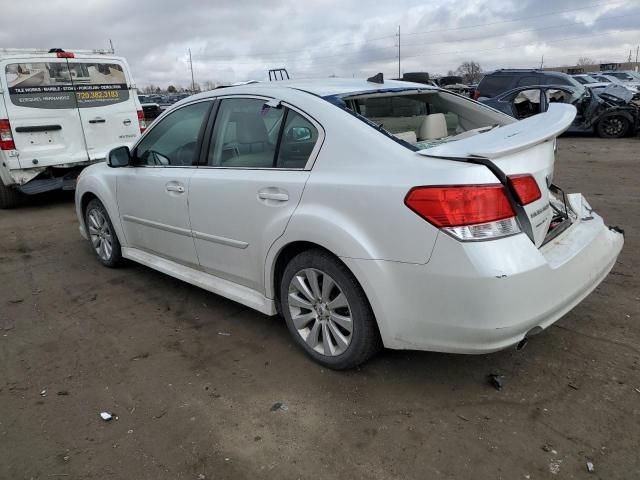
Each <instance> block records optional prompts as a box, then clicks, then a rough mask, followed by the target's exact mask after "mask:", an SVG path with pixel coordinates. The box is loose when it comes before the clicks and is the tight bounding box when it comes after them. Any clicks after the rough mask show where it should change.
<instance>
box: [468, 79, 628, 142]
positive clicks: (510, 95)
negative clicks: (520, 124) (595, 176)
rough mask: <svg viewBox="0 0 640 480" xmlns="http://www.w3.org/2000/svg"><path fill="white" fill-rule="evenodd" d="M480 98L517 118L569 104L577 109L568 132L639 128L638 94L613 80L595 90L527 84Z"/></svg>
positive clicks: (615, 132) (615, 134) (616, 133)
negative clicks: (556, 104) (557, 105)
mask: <svg viewBox="0 0 640 480" xmlns="http://www.w3.org/2000/svg"><path fill="white" fill-rule="evenodd" d="M480 101H481V102H482V103H484V104H485V105H489V106H490V107H493V108H495V109H496V110H500V111H501V112H504V113H506V114H508V115H511V116H512V117H515V118H517V119H519V120H521V119H524V118H527V117H530V116H532V115H536V114H538V113H542V112H546V111H547V109H548V108H549V105H550V104H551V103H567V104H571V105H573V106H575V107H576V110H577V115H576V118H575V119H574V121H573V123H572V124H571V126H570V127H569V129H568V130H567V131H568V132H571V133H596V134H597V135H599V136H600V137H603V138H622V137H625V136H627V135H630V134H634V133H636V132H637V131H638V129H639V128H640V96H639V95H637V94H634V93H633V92H631V91H630V90H628V89H627V88H624V87H623V86H621V85H617V84H613V83H612V84H610V85H609V86H608V87H606V88H603V89H597V90H592V89H589V88H584V86H582V85H575V86H569V85H534V86H531V85H528V86H523V87H519V88H514V89H512V90H509V91H507V92H504V93H502V94H500V95H497V96H495V97H492V98H481V99H480Z"/></svg>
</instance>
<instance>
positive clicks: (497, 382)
mask: <svg viewBox="0 0 640 480" xmlns="http://www.w3.org/2000/svg"><path fill="white" fill-rule="evenodd" d="M487 380H488V381H489V385H491V386H492V387H493V388H495V389H496V390H502V386H503V384H504V375H498V374H497V373H490V374H489V375H488V376H487Z"/></svg>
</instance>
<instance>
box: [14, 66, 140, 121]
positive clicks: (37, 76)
mask: <svg viewBox="0 0 640 480" xmlns="http://www.w3.org/2000/svg"><path fill="white" fill-rule="evenodd" d="M5 77H6V80H7V85H8V87H9V98H10V99H11V103H13V104H14V105H16V106H19V107H27V108H44V109H63V108H77V107H79V108H89V107H97V106H104V105H112V104H115V103H120V102H124V101H126V100H128V99H129V89H128V85H127V80H126V76H125V73H124V71H123V68H122V66H121V65H118V64H116V63H108V62H104V63H102V62H98V63H93V62H73V63H70V62H67V61H66V60H60V61H51V62H34V63H11V64H8V65H7V66H6V67H5Z"/></svg>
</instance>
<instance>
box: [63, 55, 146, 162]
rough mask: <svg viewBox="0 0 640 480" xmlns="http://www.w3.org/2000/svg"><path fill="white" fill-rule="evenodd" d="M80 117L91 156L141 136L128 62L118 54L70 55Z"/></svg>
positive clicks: (101, 155) (98, 157) (95, 157)
mask: <svg viewBox="0 0 640 480" xmlns="http://www.w3.org/2000/svg"><path fill="white" fill-rule="evenodd" d="M69 72H70V75H71V81H72V82H73V85H74V87H75V91H76V97H77V102H78V109H79V111H80V120H81V122H82V129H83V131H84V135H85V141H86V144H87V152H88V155H89V158H90V159H91V160H101V159H104V158H106V156H107V153H109V150H111V149H112V148H115V147H119V146H121V145H129V146H130V145H132V144H133V143H134V142H135V141H136V139H137V138H138V137H139V136H140V126H139V124H138V115H137V103H136V101H135V95H134V91H133V90H132V88H131V87H132V86H131V80H130V76H129V71H128V68H127V65H126V64H125V62H124V61H122V60H120V59H116V58H105V57H104V56H99V57H96V58H70V59H69Z"/></svg>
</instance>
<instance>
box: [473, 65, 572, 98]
mask: <svg viewBox="0 0 640 480" xmlns="http://www.w3.org/2000/svg"><path fill="white" fill-rule="evenodd" d="M579 84H580V83H579V82H578V81H576V80H575V79H574V78H572V77H571V76H569V75H567V74H566V73H562V72H553V71H547V70H535V69H502V70H496V71H494V72H489V73H486V74H485V76H484V77H483V78H482V80H480V83H478V86H477V87H476V90H475V92H474V95H473V98H474V99H475V100H480V99H483V98H493V97H495V96H498V95H500V94H502V93H504V92H506V91H509V90H513V89H514V88H518V87H527V86H530V85H566V86H576V85H579Z"/></svg>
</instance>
